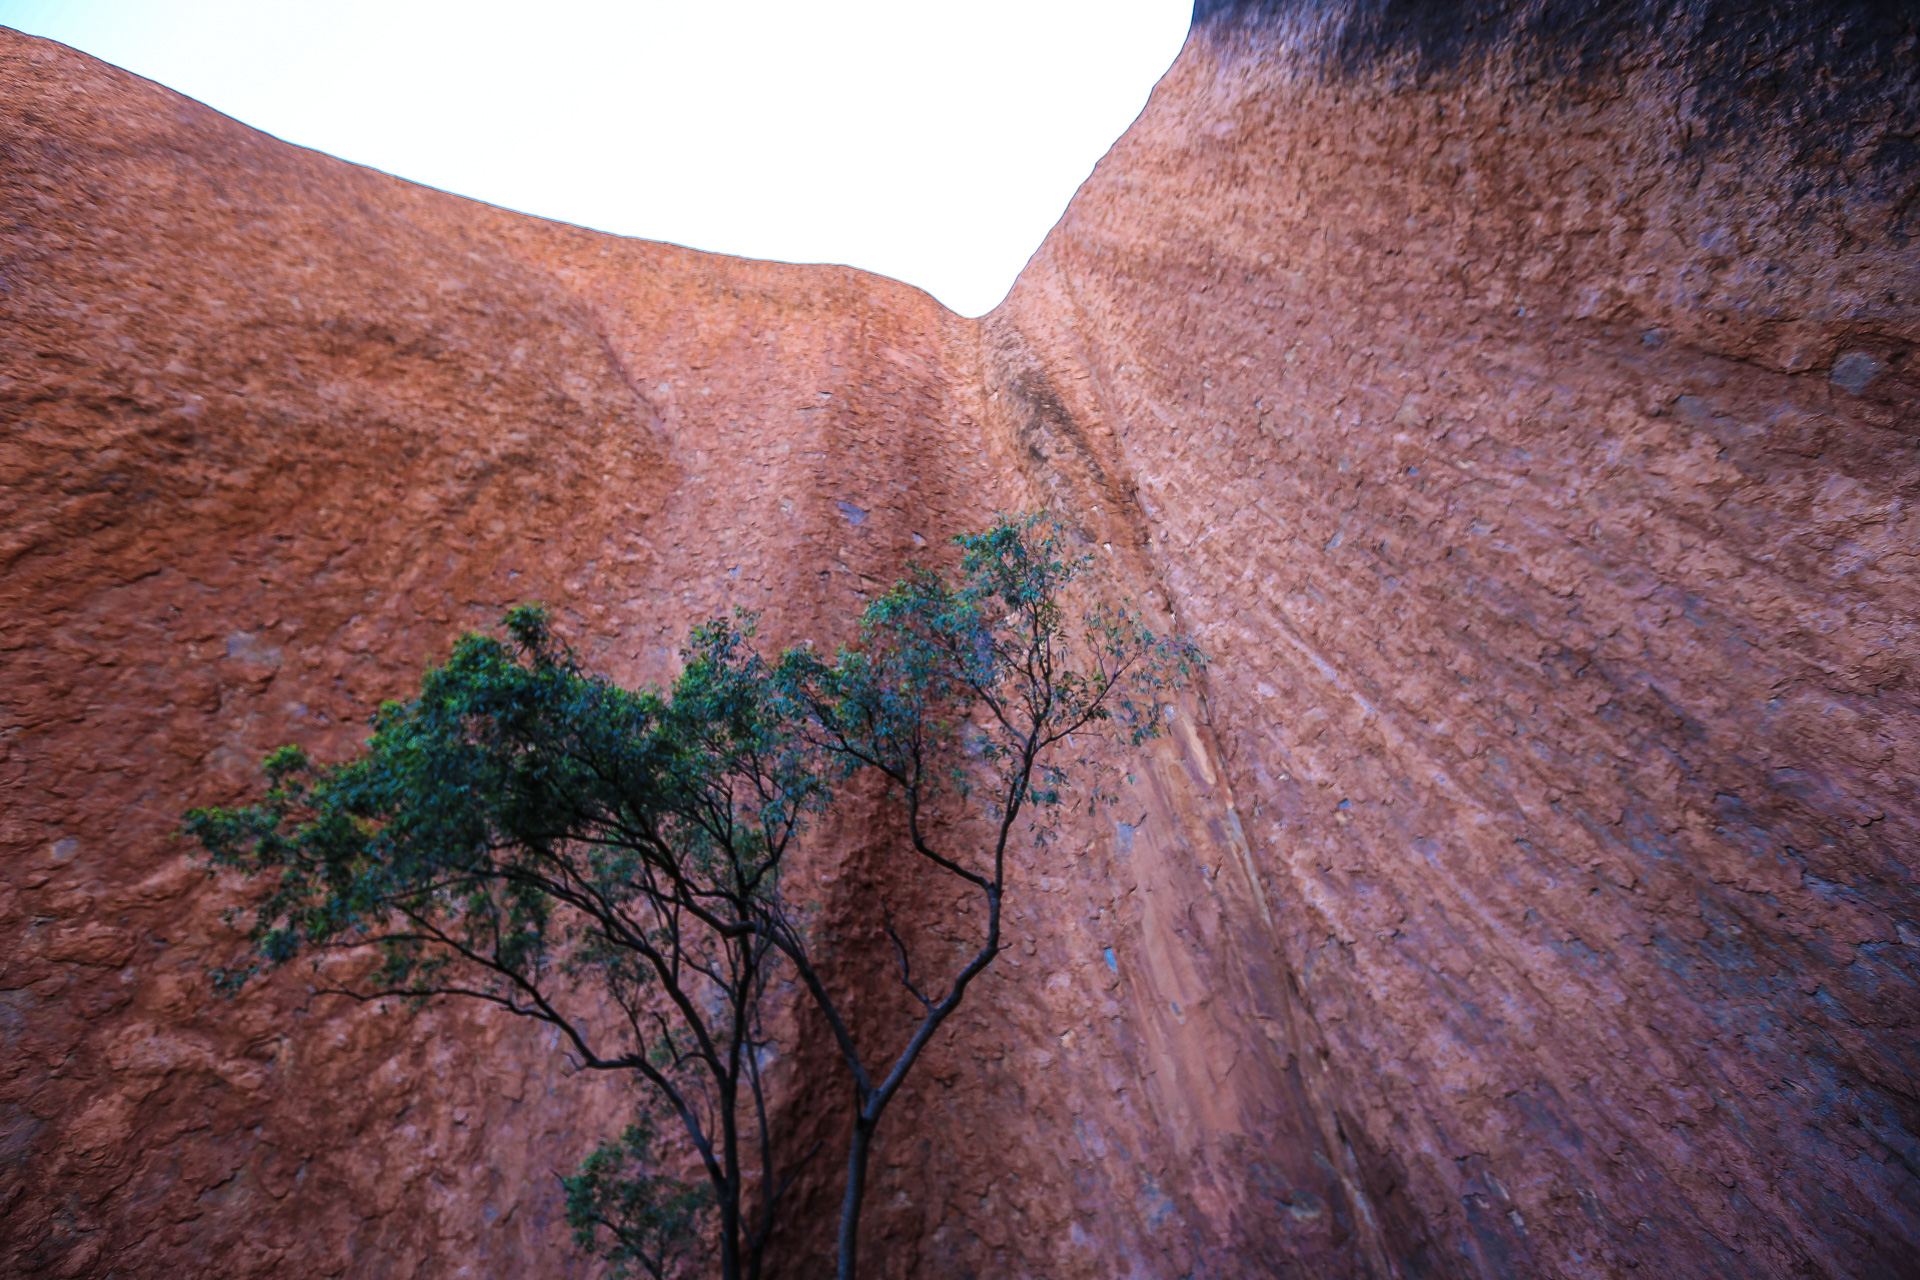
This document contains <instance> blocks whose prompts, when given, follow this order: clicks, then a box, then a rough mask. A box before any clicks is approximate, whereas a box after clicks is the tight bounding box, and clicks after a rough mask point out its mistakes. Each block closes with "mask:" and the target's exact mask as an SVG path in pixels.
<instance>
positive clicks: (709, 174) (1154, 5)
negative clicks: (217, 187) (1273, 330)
mask: <svg viewBox="0 0 1920 1280" xmlns="http://www.w3.org/2000/svg"><path fill="white" fill-rule="evenodd" d="M1191 12H1192V7H1191V3H1190V0H967V2H966V3H930V2H929V0H891V2H890V3H880V2H879V0H813V2H812V3H793V2H792V0H788V2H786V3H781V2H779V0H731V2H729V3H699V2H698V0H695V2H694V3H686V2H685V0H681V2H679V3H672V4H668V3H658V2H656V0H626V2H625V3H593V2H591V0H547V2H546V3H543V4H524V3H523V4H512V3H506V2H505V0H464V2H460V3H450V2H447V0H0V25H6V26H11V27H16V28H18V29H20V30H23V31H28V32H31V33H33V34H35V35H43V36H48V37H50V38H52V39H55V40H59V41H61V42H63V43H65V44H69V45H72V46H74V47H76V48H78V49H82V50H84V51H86V52H87V53H90V54H93V55H94V56H96V57H99V58H104V59H105V60H107V61H108V62H112V63H115V64H117V65H119V66H122V67H125V68H127V69H128V70H130V71H134V72H137V73H139V74H140V75H143V76H146V77H148V78H149V79H153V80H157V81H159V82H160V83H161V84H164V85H166V86H168V87H169V88H172V89H177V90H178V91H180V92H181V93H184V94H187V95H188V96H190V97H194V98H198V99H199V100H201V101H202V102H205V103H207V104H208V105H210V106H212V107H215V108H217V109H218V110H220V111H224V112H226V113H227V114H228V115H231V116H235V117H237V118H239V119H241V120H244V121H245V122H247V123H248V124H250V125H253V126H255V127H256V128H260V129H264V130H266V131H267V132H269V133H272V134H275V135H277V136H279V137H282V138H285V139H287V140H288V141H290V142H297V143H299V144H301V145H302V146H308V147H314V148H317V149H318V150H321V151H326V152H330V153H332V154H333V155H337V156H341V157H344V158H345V159H348V160H353V161H356V162H358V163H360V164H367V165H372V166H373V167H375V168H378V169H384V170H386V171H387V172H389V173H394V174H398V175H399V176H401V177H403V178H411V179H413V180H414V181H417V182H424V183H428V184H430V185H432V186H436V187H442V188H445V189H446V190H449V191H456V192H459V193H460V194H462V195H468V196H473V197H475V198H477V199H481V200H487V201H491V202H492V203H494V204H500V205H505V206H507V207H509V208H513V209H521V210H524V211H526V212H528V213H536V214H540V215H542V216H545V217H550V218H558V219H561V220H563V221H566V222H576V223H581V224H583V225H585V226H589V227H595V228H598V229H600V230H603V231H612V232H617V233H619V234H622V235H634V236H646V237H648V238H650V239H655V240H671V241H674V242H676V243H679V244H685V245H692V246H693V247H695V248H699V249H712V250H717V251H720V252H723V253H735V254H742V255H745V256H748V257H755V258H778V259H784V260H786V261H790V262H843V263H848V264H851V265H853V266H857V267H864V268H866V269H867V270H870V271H878V272H881V273H883V274H886V275H890V276H894V277H896V278H898V279H901V280H905V281H907V282H908V283H910V284H915V285H918V286H920V287H921V288H923V289H926V290H927V291H928V292H930V293H932V294H933V295H934V296H935V297H937V298H939V299H940V300H941V301H942V302H944V303H946V304H947V305H948V306H949V307H952V308H953V309H954V310H956V311H959V312H961V313H963V314H966V315H979V314H981V313H982V312H985V311H987V310H989V309H990V308H992V307H993V306H994V305H995V304H996V303H998V302H999V301H1000V299H1001V298H1002V297H1003V296H1004V295H1005V294H1006V291H1007V288H1008V286H1009V285H1011V284H1012V283H1013V278H1014V276H1015V275H1016V274H1017V273H1018V272H1019V270H1020V268H1021V267H1022V266H1023V265H1024V264H1025V263H1026V260H1027V258H1028V257H1029V256H1030V255H1031V254H1032V253H1033V251H1034V250H1035V249H1036V248H1038V247H1039V245H1040V241H1041V238H1042V237H1044V236H1045V235H1046V232H1047V229H1048V228H1049V227H1051V226H1052V225H1053V223H1054V222H1055V221H1056V220H1057V219H1058V218H1059V216H1060V212H1061V210H1062V209H1063V208H1065V206H1066V203H1067V200H1068V199H1069V197H1071V196H1072V194H1073V192H1074V189H1075V188H1076V187H1078V186H1079V184H1080V183H1081V181H1082V180H1083V179H1084V178H1085V177H1086V176H1087V174H1088V173H1089V172H1090V171H1091V170H1092V168H1093V165H1094V163H1095V162H1096V161H1097V160H1098V159H1099V158H1100V156H1101V155H1102V154H1103V153H1104V152H1105V151H1106V149H1107V148H1108V147H1109V146H1110V145H1112V143H1113V141H1114V140H1115V139H1116V138H1118V137H1119V136H1120V134H1121V133H1122V132H1123V131H1124V130H1125V129H1126V127H1127V125H1128V124H1130V123H1131V122H1132V120H1133V118H1134V117H1135V116H1136V115H1137V114H1139V111H1140V108H1141V107H1142V106H1144V105H1145V103H1146V100H1147V93H1148V91H1149V90H1150V89H1152V87H1153V84H1154V82H1155V81H1156V80H1157V79H1158V78H1159V77H1160V74H1161V73H1162V72H1163V71H1165V70H1166V68H1167V65H1168V64H1169V63H1170V62H1172V61H1173V57H1174V55H1175V54H1176V53H1178V52H1179V49H1180V44H1181V41H1182V40H1183V39H1184V38H1185V36H1186V30H1187V20H1188V16H1189V15H1190V13H1191Z"/></svg>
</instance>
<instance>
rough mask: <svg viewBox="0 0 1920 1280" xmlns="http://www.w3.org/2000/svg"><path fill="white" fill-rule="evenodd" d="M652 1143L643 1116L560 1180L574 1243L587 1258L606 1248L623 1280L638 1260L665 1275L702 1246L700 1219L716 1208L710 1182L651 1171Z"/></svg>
mask: <svg viewBox="0 0 1920 1280" xmlns="http://www.w3.org/2000/svg"><path fill="white" fill-rule="evenodd" d="M654 1145H655V1135H654V1130H653V1125H652V1124H651V1122H649V1121H647V1120H646V1119H644V1118H643V1119H642V1120H641V1121H640V1122H639V1123H637V1124H633V1125H630V1126H628V1128H627V1131H626V1133H625V1134H623V1135H622V1136H621V1138H620V1141H618V1142H608V1143H603V1144H601V1146H600V1147H599V1149H597V1150H596V1151H595V1152H594V1153H593V1154H592V1155H590V1156H588V1157H587V1158H586V1160H585V1161H583V1162H582V1163H581V1165H580V1171H579V1172H578V1173H576V1174H574V1175H573V1176H572V1177H567V1178H562V1179H561V1180H560V1185H561V1188H562V1189H563V1190H564V1191H565V1192H566V1196H567V1223H568V1225H569V1226H571V1227H572V1228H573V1242H574V1245H575V1246H576V1247H577V1248H579V1249H580V1250H581V1251H582V1252H584V1253H586V1254H588V1255H589V1256H592V1255H594V1254H604V1255H605V1256H606V1259H607V1261H608V1262H610V1263H611V1264H612V1265H613V1270H612V1271H611V1272H609V1273H608V1274H609V1275H610V1276H611V1277H612V1278H613V1280H626V1277H628V1276H631V1275H632V1274H633V1269H632V1268H633V1265H634V1264H636V1263H637V1264H639V1266H640V1267H641V1269H642V1270H644V1271H645V1272H646V1274H647V1275H649V1276H652V1277H653V1278H654V1280H665V1277H666V1276H667V1275H669V1274H670V1273H672V1272H673V1270H674V1268H675V1265H676V1264H677V1263H679V1262H680V1261H682V1260H683V1259H688V1258H694V1259H697V1258H698V1256H699V1254H700V1253H701V1252H702V1249H701V1245H702V1243H703V1240H702V1237H703V1234H704V1233H703V1232H702V1230H701V1223H702V1220H703V1219H704V1218H706V1217H707V1216H709V1214H710V1211H711V1209H712V1208H713V1191H712V1188H710V1187H690V1186H688V1185H687V1184H686V1183H684V1182H680V1181H678V1180H676V1179H674V1178H670V1177H667V1176H665V1175H663V1174H660V1173H658V1172H655V1169H654V1165H655V1155H654ZM603 1241H604V1243H603Z"/></svg>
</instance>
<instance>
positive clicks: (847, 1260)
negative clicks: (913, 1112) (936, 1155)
mask: <svg viewBox="0 0 1920 1280" xmlns="http://www.w3.org/2000/svg"><path fill="white" fill-rule="evenodd" d="M879 1124H880V1118H879V1117H878V1116H875V1117H873V1118H871V1119H869V1118H868V1117H867V1115H866V1108H864V1107H862V1108H861V1114H860V1116H859V1118H858V1119H856V1120H855V1121H854V1124H853V1146H852V1148H851V1149H850V1150H849V1151H848V1152H847V1199H846V1203H845V1204H844V1205H842V1206H841V1209H840V1270H839V1272H838V1280H855V1272H856V1271H857V1270H858V1269H859V1265H860V1262H859V1252H860V1202H861V1201H862V1200H863V1199H865V1198H866V1194H867V1156H868V1154H869V1153H870V1152H871V1151H872V1149H873V1131H874V1130H875V1129H877V1128H878V1127H879Z"/></svg>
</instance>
